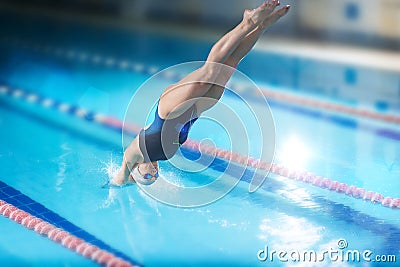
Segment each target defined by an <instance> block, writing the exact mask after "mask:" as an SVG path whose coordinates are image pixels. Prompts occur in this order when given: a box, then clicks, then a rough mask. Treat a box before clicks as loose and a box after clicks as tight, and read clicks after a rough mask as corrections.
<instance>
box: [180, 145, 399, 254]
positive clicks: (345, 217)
mask: <svg viewBox="0 0 400 267" xmlns="http://www.w3.org/2000/svg"><path fill="white" fill-rule="evenodd" d="M181 152H182V154H183V155H184V156H185V157H186V158H188V159H190V160H198V159H199V158H200V156H203V157H204V155H201V154H200V152H194V151H192V150H189V149H187V148H183V147H181ZM199 162H200V163H201V160H200V161H199ZM205 162H208V161H205ZM208 167H209V168H211V169H213V170H216V171H219V172H225V173H227V174H228V175H230V176H232V177H235V178H237V179H239V180H241V181H243V182H246V183H250V182H251V180H252V179H253V177H255V176H261V174H259V173H256V172H254V169H252V168H246V169H245V170H244V173H243V175H242V176H241V177H239V175H238V174H240V173H241V172H242V171H243V166H240V167H239V166H237V167H235V166H230V169H229V171H227V167H228V161H226V160H224V159H219V158H215V159H214V160H213V161H212V163H211V164H210V165H209V166H208ZM258 178H262V177H258ZM260 189H262V190H264V191H266V192H271V193H273V194H275V195H281V196H283V197H284V198H286V197H285V191H286V192H289V191H291V190H288V189H287V188H286V187H285V186H284V185H283V184H282V183H281V182H279V181H276V180H273V179H268V178H267V179H266V180H265V182H264V183H263V184H262V186H261V187H260ZM230 194H232V191H231V193H230ZM308 201H310V202H313V203H315V204H317V205H318V207H315V206H313V207H312V208H307V207H304V206H300V205H296V208H297V209H296V211H292V212H297V211H300V210H302V211H304V212H305V213H306V214H310V216H312V217H318V215H319V214H320V213H324V214H327V215H328V216H330V217H331V218H334V219H336V220H340V221H344V222H346V223H348V224H352V225H357V226H358V227H360V228H361V229H365V230H367V231H369V232H372V233H374V234H376V235H378V236H381V237H382V238H383V239H384V245H383V246H382V248H384V249H385V251H384V252H385V253H396V254H399V253H400V251H399V248H400V228H399V227H398V226H396V225H394V224H390V223H385V222H383V220H382V219H378V218H376V217H373V216H370V215H368V214H365V213H362V212H360V211H357V210H355V209H353V208H351V207H349V206H346V205H344V204H341V203H337V202H334V201H331V200H328V199H326V198H325V197H323V196H315V195H311V194H310V195H309V196H308V198H307V202H308ZM359 201H363V200H362V199H360V200H359ZM294 203H296V202H294ZM262 205H263V206H264V207H265V208H268V209H277V210H279V211H280V212H282V209H284V208H285V207H284V205H283V204H282V203H278V202H276V201H275V202H273V203H270V202H268V203H266V202H262ZM371 205H373V204H372V203H371ZM284 212H286V211H285V210H284ZM289 212H291V211H290V210H289ZM393 212H397V211H393ZM374 253H377V251H374Z"/></svg>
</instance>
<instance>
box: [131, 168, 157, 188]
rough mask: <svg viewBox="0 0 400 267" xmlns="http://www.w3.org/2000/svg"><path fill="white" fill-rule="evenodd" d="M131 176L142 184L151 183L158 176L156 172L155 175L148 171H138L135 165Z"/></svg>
mask: <svg viewBox="0 0 400 267" xmlns="http://www.w3.org/2000/svg"><path fill="white" fill-rule="evenodd" d="M131 174H132V177H133V179H135V181H136V182H139V183H141V184H143V185H151V184H152V183H154V182H155V181H156V180H157V178H158V176H159V175H158V172H157V173H156V174H155V175H152V174H150V173H146V174H141V173H140V172H139V166H137V167H136V168H135V169H134V170H133V171H132V173H131Z"/></svg>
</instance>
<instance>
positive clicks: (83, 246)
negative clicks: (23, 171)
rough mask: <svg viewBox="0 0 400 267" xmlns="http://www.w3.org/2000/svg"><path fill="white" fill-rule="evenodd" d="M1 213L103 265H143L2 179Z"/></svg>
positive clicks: (128, 266)
mask: <svg viewBox="0 0 400 267" xmlns="http://www.w3.org/2000/svg"><path fill="white" fill-rule="evenodd" d="M0 214H1V215H3V216H4V217H7V218H9V219H11V220H13V221H15V222H17V223H19V224H21V225H23V226H25V227H26V228H28V229H30V230H32V231H35V232H36V233H38V234H40V235H42V236H45V237H47V238H48V239H50V240H53V241H54V242H56V243H59V244H61V245H62V246H64V247H66V248H68V249H70V250H72V251H75V252H76V253H78V254H80V255H82V256H84V257H86V258H88V259H91V260H92V261H94V262H96V263H98V264H100V265H103V266H107V267H133V266H139V265H137V263H135V262H134V261H133V260H131V259H129V257H127V256H125V255H123V254H122V253H120V252H118V251H116V250H114V249H112V248H111V247H109V246H108V245H106V244H104V243H103V242H102V241H101V240H98V239H97V238H96V237H94V236H92V235H90V234H89V233H87V232H86V231H84V230H83V229H81V228H79V227H77V226H75V225H74V224H72V223H70V222H69V221H67V220H66V219H64V218H62V217H61V216H59V215H58V214H56V213H54V212H52V211H50V210H49V209H47V208H46V207H44V206H43V205H41V204H40V203H38V202H36V201H34V200H32V199H31V198H30V197H28V196H26V195H24V194H23V193H21V192H20V191H18V190H16V189H14V188H13V187H11V186H9V185H7V184H6V183H4V182H2V181H0ZM35 215H36V216H35ZM71 232H72V233H71Z"/></svg>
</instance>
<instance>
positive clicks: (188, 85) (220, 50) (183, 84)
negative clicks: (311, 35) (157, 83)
mask: <svg viewBox="0 0 400 267" xmlns="http://www.w3.org/2000/svg"><path fill="white" fill-rule="evenodd" d="M277 4H278V1H277V0H273V1H272V2H268V3H267V2H265V3H263V4H262V5H260V6H259V7H258V8H256V9H254V10H251V11H249V10H246V11H245V12H244V15H243V20H242V21H241V22H240V23H239V24H238V25H237V26H236V27H235V28H234V29H233V30H231V31H230V32H228V33H227V34H225V35H224V36H223V37H222V38H221V39H220V40H219V41H218V42H217V43H216V44H214V46H213V47H212V48H211V51H210V53H209V55H208V57H207V61H206V62H205V64H204V65H203V66H202V67H200V68H199V69H197V70H195V71H193V72H192V73H190V74H189V75H187V76H186V77H184V78H183V79H182V80H181V81H179V82H178V83H177V84H174V85H171V86H169V87H168V88H167V89H166V90H165V91H164V93H163V94H162V96H161V98H160V102H159V110H158V111H159V114H160V116H161V117H162V118H166V117H167V116H168V115H169V116H171V117H174V114H176V115H175V117H176V116H178V115H179V114H181V113H182V112H184V111H185V110H186V109H187V108H189V107H190V106H192V105H193V104H194V103H193V102H191V101H188V100H192V99H194V98H197V97H202V96H204V94H206V93H207V91H208V90H209V89H210V88H211V87H212V86H213V84H214V83H215V81H216V79H217V78H218V77H220V72H221V69H226V68H223V64H224V63H225V61H226V60H227V59H228V58H229V57H230V56H231V55H232V53H234V51H235V50H236V49H237V48H238V46H239V45H240V44H241V42H242V41H243V39H244V38H245V37H246V36H247V35H248V34H249V33H251V32H252V31H253V30H254V29H256V28H257V27H258V26H259V25H260V24H261V23H263V21H264V20H265V19H266V18H267V17H268V16H269V15H270V14H271V12H272V11H273V9H274V8H275V7H276V5H277ZM216 63H217V64H216ZM230 75H232V73H230V74H229V73H228V74H224V76H230ZM185 103H187V104H186V105H185Z"/></svg>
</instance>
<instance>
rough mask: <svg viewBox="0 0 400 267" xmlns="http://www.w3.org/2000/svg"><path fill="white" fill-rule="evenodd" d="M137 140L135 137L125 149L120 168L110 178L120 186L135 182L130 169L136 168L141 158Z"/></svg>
mask: <svg viewBox="0 0 400 267" xmlns="http://www.w3.org/2000/svg"><path fill="white" fill-rule="evenodd" d="M137 141H138V140H137V138H135V139H134V140H133V141H132V143H131V144H130V145H129V146H128V148H127V149H126V150H125V153H124V158H123V160H122V164H121V169H120V170H119V172H118V174H117V175H116V176H115V177H114V178H113V179H112V183H113V184H115V185H120V186H121V185H124V184H126V183H128V182H135V180H134V179H133V177H132V176H131V175H130V174H131V171H132V170H133V169H134V168H136V166H137V165H138V163H139V161H140V160H142V156H141V153H140V150H139V148H138V142H137Z"/></svg>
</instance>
